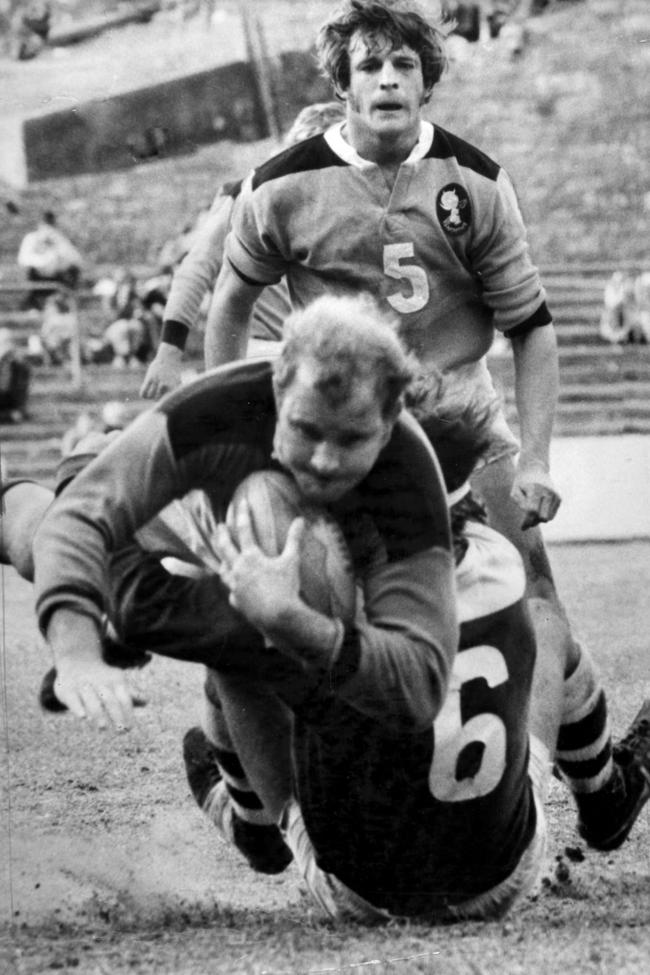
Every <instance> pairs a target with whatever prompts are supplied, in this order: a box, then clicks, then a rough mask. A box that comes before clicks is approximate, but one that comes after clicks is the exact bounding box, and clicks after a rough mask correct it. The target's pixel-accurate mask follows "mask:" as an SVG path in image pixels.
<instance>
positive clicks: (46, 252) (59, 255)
mask: <svg viewBox="0 0 650 975" xmlns="http://www.w3.org/2000/svg"><path fill="white" fill-rule="evenodd" d="M17 261H18V264H19V265H20V267H23V268H25V270H26V271H27V277H28V279H29V280H30V281H35V282H39V283H41V282H42V283H45V284H51V285H52V291H51V292H46V291H38V292H37V291H34V292H32V293H31V294H30V295H29V297H28V299H27V307H29V308H38V309H41V308H42V307H43V303H44V298H45V297H46V296H47V294H51V293H52V292H54V291H57V290H58V288H59V287H60V286H61V285H63V286H64V287H66V288H76V287H77V284H78V283H79V278H80V275H81V269H82V267H83V258H82V256H81V254H80V253H79V251H78V250H77V248H76V247H75V246H74V244H73V243H72V242H71V241H70V240H68V238H67V237H66V235H65V234H64V233H62V232H61V231H60V230H59V229H58V227H57V225H56V217H55V215H54V214H53V213H52V211H51V210H46V211H45V213H44V214H43V216H42V218H41V220H40V222H39V224H38V226H37V228H36V230H31V231H30V232H29V233H27V234H25V236H24V237H23V240H22V243H21V245H20V248H19V250H18V257H17Z"/></svg>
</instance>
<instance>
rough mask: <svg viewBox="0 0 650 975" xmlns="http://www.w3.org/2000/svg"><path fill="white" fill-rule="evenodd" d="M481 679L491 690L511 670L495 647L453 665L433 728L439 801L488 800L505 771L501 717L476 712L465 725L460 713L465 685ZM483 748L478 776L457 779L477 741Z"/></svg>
mask: <svg viewBox="0 0 650 975" xmlns="http://www.w3.org/2000/svg"><path fill="white" fill-rule="evenodd" d="M480 677H482V678H483V680H485V681H486V683H487V685H488V687H496V686H497V684H503V683H504V682H505V681H506V680H507V679H508V667H507V665H506V662H505V660H504V658H503V654H501V653H500V652H499V651H498V650H497V649H496V647H489V646H480V647H471V648H470V649H468V650H462V651H461V652H460V653H459V654H458V656H457V657H456V660H455V662H454V667H453V671H452V675H451V680H450V682H449V691H448V693H447V699H446V701H445V703H444V704H443V706H442V708H441V710H440V713H439V715H438V717H437V718H436V720H435V721H434V724H433V729H434V745H433V762H432V764H431V771H430V772H429V788H430V789H431V793H432V795H433V796H434V798H436V799H438V800H440V802H464V801H466V800H468V799H478V798H479V797H480V796H486V795H488V793H490V792H492V790H493V789H495V788H496V787H497V785H498V784H499V782H500V781H501V776H502V775H503V773H504V770H505V767H506V727H505V725H504V723H503V721H502V720H501V718H498V717H497V716H496V714H488V713H484V714H477V715H475V716H474V717H473V718H470V719H469V721H467V722H466V723H465V724H463V722H462V716H461V710H460V694H461V689H462V686H463V684H465V683H467V681H470V680H476V678H480ZM474 742H476V743H480V744H482V745H483V753H482V755H481V760H480V764H479V765H478V768H477V769H476V771H475V772H474V774H473V775H470V776H467V777H466V778H462V779H458V778H457V777H456V773H457V768H458V759H459V757H460V753H461V752H462V751H463V749H464V748H466V747H467V746H468V745H470V744H472V743H474Z"/></svg>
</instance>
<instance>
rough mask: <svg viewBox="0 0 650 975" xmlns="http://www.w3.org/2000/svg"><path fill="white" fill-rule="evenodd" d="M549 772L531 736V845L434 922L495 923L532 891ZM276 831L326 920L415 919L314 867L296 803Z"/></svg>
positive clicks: (542, 843)
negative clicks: (497, 879)
mask: <svg viewBox="0 0 650 975" xmlns="http://www.w3.org/2000/svg"><path fill="white" fill-rule="evenodd" d="M551 767H552V766H551V761H550V756H549V753H548V749H547V748H546V746H545V745H544V744H543V743H542V742H541V741H540V739H539V738H536V737H535V736H534V735H531V736H530V758H529V763H528V778H529V781H530V788H531V791H532V796H533V800H534V803H535V813H536V819H537V823H536V827H535V832H534V834H533V836H532V839H531V841H530V843H529V844H528V846H527V847H526V849H525V850H524V852H523V853H522V855H521V857H520V859H519V862H518V864H517V866H516V867H515V868H514V870H513V871H512V873H511V874H510V875H509V876H508V877H506V878H505V880H502V881H501V883H499V884H497V886H496V887H492V888H490V889H489V890H486V891H484V892H483V893H482V894H479V895H478V896H477V897H473V898H472V899H471V900H468V901H464V902H461V903H459V904H454V905H449V906H448V907H447V908H446V910H445V912H444V913H437V914H436V915H435V921H438V922H440V923H444V922H448V921H460V920H491V919H495V918H500V917H503V915H504V914H506V913H507V912H508V911H509V910H510V909H511V908H512V907H513V906H514V905H516V904H517V903H519V902H520V901H522V900H523V899H524V898H526V897H528V896H530V895H531V894H533V893H534V892H535V890H536V888H537V885H538V884H539V881H540V879H541V875H542V870H543V867H544V864H545V861H546V850H547V826H546V817H545V814H544V803H545V800H546V794H547V792H548V785H549V781H550V775H551ZM281 828H282V832H283V835H284V839H285V842H286V843H287V845H288V846H289V847H290V849H291V852H292V853H293V856H294V860H295V862H296V865H297V866H298V869H299V870H300V872H301V874H302V877H303V880H304V881H305V883H306V885H307V888H308V890H309V892H310V894H311V895H312V897H313V898H314V900H315V901H316V903H317V904H318V905H319V907H320V908H321V910H322V911H323V912H324V913H325V915H326V916H328V917H330V918H332V919H334V920H337V921H343V920H345V921H356V922H358V923H361V924H385V923H387V922H388V921H396V920H410V921H417V920H418V918H414V917H410V918H406V917H405V918H400V917H399V916H398V915H395V914H391V913H390V912H389V911H386V910H385V909H383V908H380V907H375V905H374V904H371V903H370V902H369V901H367V900H366V899H365V898H364V897H361V896H360V895H359V894H357V893H356V892H355V891H354V890H352V889H351V888H350V887H348V886H347V885H346V884H344V883H342V881H340V880H339V879H338V877H336V876H335V875H334V874H331V873H326V872H325V871H324V870H321V868H320V867H319V866H318V865H317V863H316V855H315V852H314V848H313V846H312V843H311V840H310V838H309V835H308V833H307V829H306V827H305V823H304V820H303V817H302V813H301V811H300V807H299V805H298V803H297V801H296V800H295V799H293V800H291V802H290V803H289V804H288V805H287V807H286V809H285V811H284V814H283V817H282V824H281ZM422 920H425V921H426V922H428V923H430V922H431V920H432V919H431V917H427V918H423V919H422Z"/></svg>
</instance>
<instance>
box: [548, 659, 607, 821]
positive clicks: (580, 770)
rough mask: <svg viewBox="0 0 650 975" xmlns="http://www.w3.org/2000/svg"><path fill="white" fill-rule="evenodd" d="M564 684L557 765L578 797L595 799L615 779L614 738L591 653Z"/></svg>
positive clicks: (603, 693) (578, 798)
mask: <svg viewBox="0 0 650 975" xmlns="http://www.w3.org/2000/svg"><path fill="white" fill-rule="evenodd" d="M580 651H581V655H580V660H579V662H578V666H577V667H576V669H575V670H574V671H573V673H572V674H571V675H570V676H569V677H567V678H566V679H565V681H564V708H563V714H562V723H561V726H560V730H559V733H558V742H557V751H556V755H555V762H556V765H557V767H558V768H559V769H560V772H561V773H562V778H563V779H564V780H565V781H566V782H567V784H568V785H569V787H570V789H571V791H572V792H573V793H574V795H575V797H576V801H577V802H578V806H580V803H581V797H584V796H591V795H593V793H595V792H598V791H599V790H600V789H602V788H603V786H605V785H607V783H608V782H609V781H610V780H611V778H612V774H613V771H614V766H613V760H612V739H611V730H610V725H609V717H608V714H607V702H606V699H605V692H604V690H603V688H602V686H601V683H600V679H599V677H598V673H597V671H596V668H595V665H594V663H593V661H592V659H591V657H590V655H589V653H588V652H587V651H586V650H585V649H584V648H583V647H581V648H580Z"/></svg>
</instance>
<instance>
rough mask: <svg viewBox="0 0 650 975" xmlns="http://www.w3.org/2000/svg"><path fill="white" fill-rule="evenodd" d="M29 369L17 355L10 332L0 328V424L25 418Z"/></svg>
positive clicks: (16, 421)
mask: <svg viewBox="0 0 650 975" xmlns="http://www.w3.org/2000/svg"><path fill="white" fill-rule="evenodd" d="M29 379H30V368H29V365H28V364H27V362H25V360H24V359H23V357H22V356H21V355H20V354H19V352H18V350H17V349H16V345H15V343H14V339H13V336H12V334H11V331H10V330H9V329H8V328H0V422H7V421H9V422H10V423H20V421H21V420H23V419H24V418H25V407H26V404H27V397H28V395H29Z"/></svg>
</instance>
